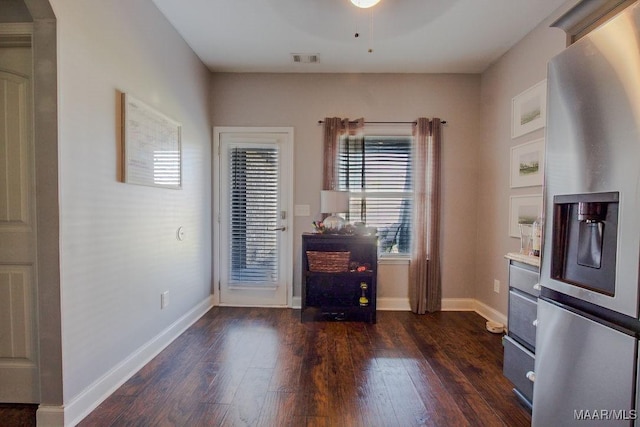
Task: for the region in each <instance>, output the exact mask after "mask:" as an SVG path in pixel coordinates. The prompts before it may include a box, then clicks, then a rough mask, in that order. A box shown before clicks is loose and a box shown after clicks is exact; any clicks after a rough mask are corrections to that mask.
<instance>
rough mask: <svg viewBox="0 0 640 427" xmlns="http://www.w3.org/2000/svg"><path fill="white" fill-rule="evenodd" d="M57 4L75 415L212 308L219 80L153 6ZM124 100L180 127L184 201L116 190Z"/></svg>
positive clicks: (67, 321)
mask: <svg viewBox="0 0 640 427" xmlns="http://www.w3.org/2000/svg"><path fill="white" fill-rule="evenodd" d="M51 3H52V6H53V9H54V12H55V14H56V17H57V20H58V21H57V24H58V30H59V31H58V46H59V49H58V61H59V62H58V65H59V69H58V76H59V154H60V163H59V164H60V222H61V243H60V245H61V260H60V264H61V293H62V303H61V304H62V317H63V318H62V345H63V348H62V354H63V384H64V404H65V406H68V405H70V404H73V403H74V402H75V401H77V399H78V398H79V396H82V395H83V393H84V394H86V393H87V391H88V390H90V389H91V388H92V387H94V386H95V384H96V382H97V381H99V380H104V376H105V375H109V374H113V372H112V371H110V370H112V369H113V368H114V367H117V366H120V365H121V364H122V363H123V362H124V361H126V360H127V358H129V357H131V356H133V355H135V354H136V351H137V350H139V349H140V348H141V346H143V345H145V344H147V343H148V342H149V341H150V340H152V339H153V338H155V337H157V336H158V334H159V333H161V332H162V331H164V330H166V329H167V328H168V327H169V326H170V325H171V324H173V323H174V322H176V321H177V320H178V319H180V318H181V317H182V316H183V315H185V313H188V312H189V311H190V310H192V309H193V308H194V307H197V306H199V305H202V304H203V303H207V302H208V301H209V296H210V293H211V292H210V291H211V283H210V282H211V249H210V248H211V246H210V245H211V227H210V224H211V218H210V205H211V203H210V193H211V184H210V175H211V167H210V158H211V150H210V144H211V142H210V135H211V128H210V122H209V118H210V112H209V94H208V93H209V92H208V89H209V80H210V73H209V71H208V70H207V69H206V68H205V67H204V66H203V64H202V63H201V62H200V60H199V59H198V58H197V57H196V55H195V54H194V53H193V52H192V51H191V50H190V49H189V48H188V46H187V45H186V44H185V42H184V41H183V40H182V38H181V37H180V36H179V35H178V34H177V32H176V31H175V30H174V29H173V28H172V27H171V26H170V25H169V23H168V22H167V21H166V20H165V18H164V17H163V15H161V13H160V12H159V11H158V10H157V9H156V7H155V6H154V5H153V3H152V2H150V1H129V0H109V1H84V0H83V1H79V0H76V1H72V0H51ZM117 90H120V91H123V92H126V93H130V94H132V95H134V96H135V97H137V98H138V99H140V100H142V101H145V102H146V103H148V104H150V105H151V106H153V107H155V108H156V109H158V110H159V111H161V112H162V113H164V114H165V115H167V116H169V117H172V118H174V119H175V120H177V121H179V122H181V123H182V131H183V134H182V143H183V168H182V170H183V189H182V190H168V189H160V188H152V187H143V186H136V185H129V184H124V183H121V182H119V181H118V179H117V165H118V158H117V153H118V150H117V145H116V141H117V139H116V129H117V123H116V91H117ZM179 226H183V227H184V229H185V231H186V239H185V240H184V241H182V242H179V241H177V239H176V237H175V236H176V230H177V228H178V227H179ZM166 290H168V291H169V292H170V305H169V306H168V307H167V308H166V309H164V310H160V293H161V292H162V291H166ZM41 322H46V319H41ZM43 356H44V357H46V355H43ZM67 422H69V420H67Z"/></svg>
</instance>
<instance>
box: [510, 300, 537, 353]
mask: <svg viewBox="0 0 640 427" xmlns="http://www.w3.org/2000/svg"><path fill="white" fill-rule="evenodd" d="M537 312H538V303H537V300H536V299H534V298H532V297H531V296H529V295H527V294H525V293H522V292H518V291H517V290H513V289H512V290H510V291H509V325H508V328H509V335H516V336H517V337H518V338H520V339H521V340H522V341H524V342H525V343H527V344H528V345H530V346H531V348H532V349H534V348H535V347H536V327H535V326H534V325H533V322H534V320H536V317H537V315H538V313H537Z"/></svg>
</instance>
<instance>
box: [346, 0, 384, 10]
mask: <svg viewBox="0 0 640 427" xmlns="http://www.w3.org/2000/svg"><path fill="white" fill-rule="evenodd" d="M351 3H353V4H354V5H355V6H357V7H359V8H362V9H367V8H369V7H372V6H375V5H377V4H378V3H380V0H351Z"/></svg>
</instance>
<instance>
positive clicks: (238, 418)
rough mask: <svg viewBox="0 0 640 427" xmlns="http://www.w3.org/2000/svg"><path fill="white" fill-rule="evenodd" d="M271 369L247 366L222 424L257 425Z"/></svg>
mask: <svg viewBox="0 0 640 427" xmlns="http://www.w3.org/2000/svg"><path fill="white" fill-rule="evenodd" d="M271 374H272V370H271V369H261V368H248V369H247V371H246V374H245V376H244V377H243V379H242V382H241V383H240V385H239V386H238V389H237V390H236V393H235V395H234V396H233V399H232V400H231V403H230V405H229V407H228V409H227V413H226V415H225V417H224V420H223V421H222V425H223V426H258V425H259V424H258V419H259V418H260V412H261V411H262V406H263V404H264V401H265V398H266V396H267V391H268V389H269V381H270V380H271Z"/></svg>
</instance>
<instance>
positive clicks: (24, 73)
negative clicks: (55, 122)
mask: <svg viewBox="0 0 640 427" xmlns="http://www.w3.org/2000/svg"><path fill="white" fill-rule="evenodd" d="M31 57H32V56H31V48H30V47H3V43H2V39H1V38H0V153H1V154H0V384H1V385H2V386H0V402H14V403H15V402H17V403H37V402H38V401H39V398H40V396H39V376H38V356H37V354H38V344H37V342H38V341H37V316H36V312H37V302H36V301H37V299H36V296H37V289H36V283H37V281H36V280H37V272H36V215H35V212H36V210H35V200H36V198H35V178H34V176H35V168H34V146H33V138H32V134H33V132H32V106H31V69H32V66H31V64H32V59H31Z"/></svg>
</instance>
